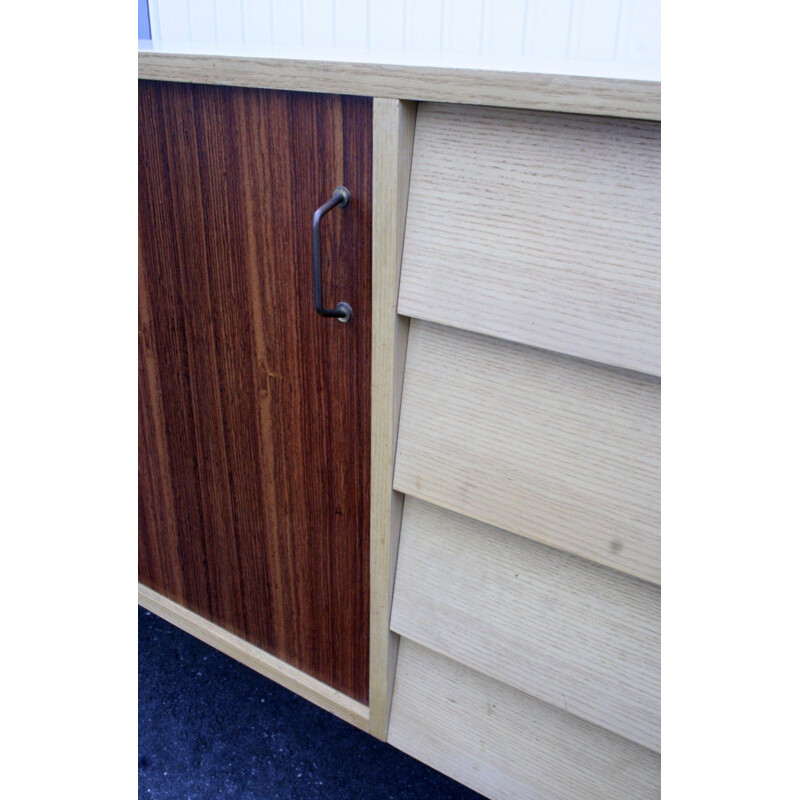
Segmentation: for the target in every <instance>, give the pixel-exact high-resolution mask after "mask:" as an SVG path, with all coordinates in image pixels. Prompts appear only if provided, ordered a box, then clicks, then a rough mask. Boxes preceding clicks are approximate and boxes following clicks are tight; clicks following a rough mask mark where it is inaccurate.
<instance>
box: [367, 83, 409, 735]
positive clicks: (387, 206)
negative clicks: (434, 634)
mask: <svg viewBox="0 0 800 800" xmlns="http://www.w3.org/2000/svg"><path fill="white" fill-rule="evenodd" d="M372 108H373V119H372V135H373V144H372V153H373V155H372V158H373V172H372V181H373V183H372V198H373V204H372V208H373V212H372V387H371V396H372V412H371V413H372V433H371V436H372V451H371V456H370V463H371V470H372V474H371V478H370V687H369V697H370V727H369V732H370V733H371V734H372V735H373V736H376V737H378V738H379V739H382V740H385V739H386V735H387V728H388V724H389V708H390V706H391V697H392V689H393V686H394V672H395V665H396V662H397V644H398V637H397V636H396V635H395V634H393V633H391V632H390V631H389V616H390V613H391V603H392V592H393V590H394V574H395V564H396V562H397V549H398V542H399V537H400V521H401V519H402V515H403V495H402V494H400V493H399V492H395V491H394V490H393V489H392V480H393V473H394V457H395V451H396V449H397V431H398V426H399V422H400V399H401V396H402V390H403V372H404V369H405V357H406V344H407V342H408V320H407V319H405V318H403V317H398V315H397V298H398V291H399V284H400V264H401V262H402V258H403V240H404V235H405V223H406V205H407V202H408V190H409V183H410V177H411V155H412V151H413V148H414V126H415V120H416V111H417V104H416V103H413V102H404V101H400V100H392V99H384V98H375V100H374V101H373V106H372Z"/></svg>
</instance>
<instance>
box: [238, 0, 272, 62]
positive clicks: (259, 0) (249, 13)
mask: <svg viewBox="0 0 800 800" xmlns="http://www.w3.org/2000/svg"><path fill="white" fill-rule="evenodd" d="M272 5H273V4H272V0H244V4H243V6H244V7H243V20H242V28H243V36H244V42H245V44H247V45H253V46H257V47H259V46H260V47H261V48H263V49H264V50H266V49H268V48H269V47H270V46H271V45H273V44H274V41H273V35H272Z"/></svg>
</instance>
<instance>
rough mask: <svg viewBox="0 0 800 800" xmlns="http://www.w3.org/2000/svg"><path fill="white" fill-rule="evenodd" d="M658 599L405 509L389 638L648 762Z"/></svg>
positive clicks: (505, 539) (603, 573)
mask: <svg viewBox="0 0 800 800" xmlns="http://www.w3.org/2000/svg"><path fill="white" fill-rule="evenodd" d="M660 610H661V592H660V591H659V589H658V587H656V586H653V585H652V584H649V583H646V582H644V581H640V580H637V579H636V578H632V577H630V576H626V575H623V574H621V573H619V572H616V571H614V570H610V569H607V568H605V567H600V566H598V565H597V564H593V563H592V562H590V561H585V560H584V559H580V558H576V557H575V556H569V555H566V554H564V553H561V552H560V551H558V550H554V549H552V548H549V547H545V546H544V545H541V544H538V543H536V542H532V541H531V540H529V539H524V538H522V537H521V536H517V535H516V534H513V533H508V532H506V531H502V530H500V529H499V528H493V527H490V526H488V525H485V524H483V523H481V522H476V521H475V520H471V519H468V518H467V517H463V516H461V515H459V514H455V513H453V512H452V511H445V510H444V509H441V508H438V507H436V506H432V505H429V504H428V503H424V502H422V501H421V500H417V499H415V498H412V497H409V498H407V499H406V503H405V509H404V512H403V526H402V531H401V538H400V555H399V560H398V564H397V577H396V581H395V593H394V603H393V605H392V630H394V631H395V632H396V633H399V634H401V635H402V636H404V637H408V638H409V639H412V640H413V641H415V642H417V643H419V644H422V645H424V646H425V647H428V648H430V649H432V650H435V651H436V652H438V653H441V654H443V655H445V656H447V657H448V658H451V659H454V660H455V661H458V662H459V663H462V664H465V665H467V666H469V667H472V668H473V669H475V670H477V671H479V672H481V673H485V674H486V675H488V676H490V677H492V678H496V679H497V680H500V681H502V682H503V683H506V684H509V685H510V686H513V687H514V688H516V689H520V690H522V691H524V692H525V693H526V694H529V695H532V696H534V697H537V698H539V699H541V700H545V701H546V702H548V703H550V704H551V705H554V706H556V707H558V708H560V709H562V710H564V711H567V712H569V713H571V714H575V715H576V716H579V717H581V718H583V719H585V720H587V721H589V722H592V723H594V724H596V725H600V726H602V727H604V728H607V729H608V730H610V731H612V732H614V733H618V734H620V735H621V736H624V737H625V738H627V739H631V740H632V741H635V742H637V743H638V744H641V745H644V746H645V747H648V748H650V749H651V750H656V751H659V752H660V750H661V744H660V727H661V721H660V671H661V668H660V636H659V617H660Z"/></svg>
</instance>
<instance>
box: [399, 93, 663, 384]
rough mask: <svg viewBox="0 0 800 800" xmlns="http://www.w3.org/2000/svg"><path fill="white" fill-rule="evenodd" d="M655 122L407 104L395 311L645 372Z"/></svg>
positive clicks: (654, 319) (656, 215)
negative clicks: (409, 145) (403, 227)
mask: <svg viewBox="0 0 800 800" xmlns="http://www.w3.org/2000/svg"><path fill="white" fill-rule="evenodd" d="M659 150H660V125H659V124H657V123H652V122H635V121H631V120H612V119H598V118H596V117H586V116H580V117H578V116H567V115H563V114H545V113H531V112H525V111H515V110H501V109H492V108H469V107H465V106H448V105H431V104H427V103H424V104H421V105H420V108H419V115H418V121H417V136H416V144H415V151H414V167H413V170H412V175H411V191H410V197H409V203H408V235H407V237H406V245H405V250H404V253H403V278H402V284H401V287H400V303H399V311H400V313H401V314H406V315H408V316H411V317H419V318H420V319H427V320H430V321H432V322H439V323H442V324H445V325H454V326H456V327H459V328H464V329H466V330H471V331H477V332H479V333H486V334H489V335H491V336H497V337H500V338H502V339H508V340H510V341H515V342H522V343H524V344H529V345H533V346H534V347H542V348H545V349H548V350H554V351H556V352H562V353H567V354H569V355H573V356H579V357H581V358H586V359H591V360H594V361H599V362H603V363H608V364H612V365H614V366H619V367H624V368H626V369H633V370H640V371H642V372H646V373H650V374H655V375H658V374H660V370H661V366H660V364H661V361H660V319H661V315H660V162H659Z"/></svg>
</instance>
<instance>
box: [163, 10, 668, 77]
mask: <svg viewBox="0 0 800 800" xmlns="http://www.w3.org/2000/svg"><path fill="white" fill-rule="evenodd" d="M150 12H151V13H150V16H151V22H152V25H151V27H152V34H153V40H154V41H173V42H187V43H195V44H206V43H214V44H216V45H217V46H218V47H221V48H223V52H224V48H225V47H230V48H231V50H232V54H234V52H235V49H236V47H237V46H240V45H242V44H246V45H247V46H248V47H256V48H259V47H263V48H264V53H265V54H266V52H267V50H268V48H272V47H276V48H283V49H292V48H297V47H306V48H309V54H310V57H312V58H313V55H312V54H313V48H319V49H320V51H321V52H324V51H325V50H327V49H328V48H331V47H337V48H343V49H348V50H352V51H353V52H354V53H357V54H358V55H359V56H360V55H362V54H364V53H370V54H371V55H372V57H373V58H374V60H375V61H377V62H381V61H385V62H393V61H394V62H396V60H397V57H398V56H399V57H400V58H401V59H404V58H405V57H406V56H408V57H409V58H410V59H411V60H412V61H419V59H420V58H422V59H424V58H425V57H426V56H428V57H430V58H431V63H441V62H442V59H443V58H444V59H445V61H447V59H448V57H449V58H450V61H451V62H452V65H454V66H456V65H457V66H481V65H489V64H491V65H492V68H495V69H513V70H527V69H530V70H531V71H533V72H549V71H550V70H551V69H552V70H553V71H554V72H556V73H559V74H561V73H563V72H564V70H569V66H570V62H573V63H575V64H576V66H577V67H578V72H577V73H576V74H584V73H583V72H581V71H580V70H581V69H582V68H583V67H584V66H586V65H590V64H593V65H595V66H596V65H605V64H608V65H616V66H617V67H618V66H619V65H625V64H632V65H636V71H637V72H639V71H641V68H642V66H643V65H646V66H648V67H657V66H658V63H659V59H660V53H661V48H660V0H602V1H600V2H598V0H571V2H566V0H296V1H295V2H280V0H230V2H226V0H150ZM609 76H610V77H620V76H619V74H618V69H615V71H614V73H613V74H612V73H609Z"/></svg>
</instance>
